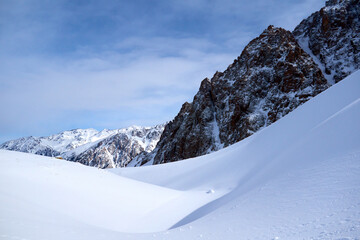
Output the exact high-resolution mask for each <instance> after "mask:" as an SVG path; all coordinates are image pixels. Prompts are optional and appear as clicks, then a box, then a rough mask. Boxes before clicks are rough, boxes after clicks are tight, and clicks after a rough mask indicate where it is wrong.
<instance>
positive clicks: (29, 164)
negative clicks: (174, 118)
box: [0, 72, 360, 240]
mask: <svg viewBox="0 0 360 240" xmlns="http://www.w3.org/2000/svg"><path fill="white" fill-rule="evenodd" d="M359 80H360V72H355V73H354V74H352V75H351V76H349V77H348V78H346V79H344V80H343V81H341V82H340V83H338V84H336V85H334V86H333V87H331V88H329V89H328V90H326V91H325V92H323V93H321V94H319V95H318V96H316V97H314V98H313V99H311V100H310V101H308V102H306V103H305V104H303V105H302V106H300V107H299V108H297V109H295V110H294V111H293V112H291V113H290V114H288V115H286V116H285V117H283V118H281V119H280V120H279V121H277V122H275V123H274V124H272V125H271V126H269V127H267V128H264V129H262V130H261V131H258V132H257V133H255V134H253V135H252V136H250V137H249V138H246V139H244V140H243V141H240V142H239V143H236V144H234V145H232V146H229V147H227V148H225V149H222V150H219V151H217V152H214V153H211V154H208V155H205V156H201V157H198V158H193V159H189V160H187V161H179V162H174V163H168V164H161V165H155V166H147V167H141V168H118V169H109V170H102V169H96V168H90V167H86V166H82V165H80V164H75V163H71V162H66V161H59V160H57V159H53V158H48V157H43V156H37V155H32V154H24V153H18V152H11V151H5V150H1V151H0V212H1V216H0V221H1V224H0V234H1V237H2V238H3V239H37V240H43V239H44V240H45V239H46V240H48V239H54V240H58V239H59V240H60V239H61V240H62V239H70V240H75V239H88V240H95V239H107V240H115V239H127V240H135V239H143V240H148V239H171V240H178V239H179V240H180V239H187V240H192V239H209V240H222V239H229V240H235V239H236V240H238V239H239V238H240V239H289V240H292V239H294V240H295V239H303V238H304V239H346V240H355V239H358V237H359V235H360V222H359V219H360V185H359V182H360V134H359V132H360V125H359V124H358V123H359V121H360V81H359ZM134 232H136V233H134ZM147 232H151V233H147Z"/></svg>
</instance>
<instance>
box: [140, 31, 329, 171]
mask: <svg viewBox="0 0 360 240" xmlns="http://www.w3.org/2000/svg"><path fill="white" fill-rule="evenodd" d="M327 87H328V84H327V81H326V79H325V78H324V76H323V74H322V73H321V70H320V69H319V68H318V67H317V65H316V64H315V62H314V61H313V60H312V59H311V57H310V56H309V55H308V54H307V53H306V52H305V51H303V50H302V49H301V48H300V46H299V45H298V43H297V42H296V40H295V38H294V37H293V35H292V34H291V33H290V32H289V31H286V30H284V29H282V28H275V27H273V26H269V28H268V29H266V30H265V31H264V32H263V33H262V34H261V35H260V36H259V37H258V38H255V39H254V40H252V41H251V42H250V43H249V44H248V45H247V46H246V47H245V49H244V50H243V52H242V54H241V55H240V56H239V57H238V59H236V60H235V61H234V63H233V64H231V65H230V66H229V67H228V69H226V70H225V71H224V72H223V73H220V72H217V73H216V74H215V75H214V77H213V78H212V79H211V80H209V79H205V80H203V81H202V83H201V86H200V89H199V91H198V93H197V94H196V95H195V97H194V100H193V102H192V103H185V104H184V105H183V107H182V108H181V110H180V112H179V114H178V115H177V116H176V117H175V119H174V120H173V121H171V122H170V123H169V124H168V125H167V126H166V127H165V130H164V132H163V134H162V136H161V139H160V141H159V143H158V145H157V147H156V148H155V150H154V152H153V153H152V154H143V155H139V157H138V158H137V159H135V160H136V161H137V162H138V163H140V164H144V163H145V162H148V161H153V163H154V164H159V163H166V162H173V161H178V160H182V159H187V158H191V157H196V156H201V155H204V154H206V153H209V152H211V151H216V150H218V149H220V148H222V147H224V146H225V147H226V146H229V145H231V144H234V143H236V142H238V141H240V140H242V139H244V138H246V137H248V136H250V135H251V134H253V133H254V132H256V131H258V130H259V129H261V128H263V127H265V126H268V125H270V124H271V123H273V122H275V121H277V120H278V119H280V118H281V117H283V116H285V115H286V114H288V113H289V112H290V111H292V110H293V109H295V108H296V107H298V106H299V105H301V104H302V103H304V102H306V101H307V100H309V99H310V98H312V97H314V96H316V95H317V94H318V93H320V92H322V91H323V90H325V89H326V88H327Z"/></svg>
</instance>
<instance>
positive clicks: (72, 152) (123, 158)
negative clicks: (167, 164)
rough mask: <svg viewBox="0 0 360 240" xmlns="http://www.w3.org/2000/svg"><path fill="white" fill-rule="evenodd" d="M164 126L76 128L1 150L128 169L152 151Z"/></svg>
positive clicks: (17, 142)
mask: <svg viewBox="0 0 360 240" xmlns="http://www.w3.org/2000/svg"><path fill="white" fill-rule="evenodd" d="M163 129H164V124H162V125H156V126H154V127H138V126H132V127H129V128H123V129H116V130H108V129H105V130H102V131H97V130H95V129H91V128H90V129H74V130H70V131H65V132H61V133H59V134H55V135H51V136H48V137H24V138H20V139H16V140H12V141H8V142H5V143H3V144H1V145H0V149H7V150H13V151H20V152H27V153H34V154H38V155H44V156H50V157H62V158H64V159H66V160H69V161H74V162H80V163H82V164H85V165H89V166H94V167H100V168H108V167H124V166H126V165H127V163H128V162H129V161H130V160H132V159H133V158H134V157H135V156H136V155H138V154H139V153H141V152H143V151H146V152H150V151H152V150H153V149H154V148H155V146H156V143H157V142H158V141H159V139H160V135H161V133H162V131H163Z"/></svg>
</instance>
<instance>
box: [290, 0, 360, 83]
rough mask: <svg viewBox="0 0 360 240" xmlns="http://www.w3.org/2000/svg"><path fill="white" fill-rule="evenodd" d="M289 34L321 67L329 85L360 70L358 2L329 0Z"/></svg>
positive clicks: (359, 12) (356, 0) (359, 10)
mask: <svg viewBox="0 0 360 240" xmlns="http://www.w3.org/2000/svg"><path fill="white" fill-rule="evenodd" d="M293 34H294V35H295V38H296V39H297V41H298V42H299V44H300V45H301V47H302V48H303V49H304V50H305V51H306V52H307V53H308V54H310V55H311V56H313V58H314V60H315V61H316V63H317V64H318V66H319V67H320V68H321V70H322V71H323V73H324V74H325V77H326V78H327V79H328V81H329V83H332V84H333V83H336V82H339V81H340V80H342V79H343V78H345V77H346V76H348V75H349V74H350V73H352V72H354V71H355V70H357V69H359V68H360V37H359V36H360V3H359V0H330V1H327V2H326V6H325V7H323V8H322V9H321V10H320V11H317V12H315V13H313V14H312V15H311V16H310V17H308V18H306V19H304V20H303V21H302V22H301V23H300V24H299V25H298V26H297V27H296V28H295V30H294V32H293Z"/></svg>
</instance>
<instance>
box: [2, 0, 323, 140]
mask: <svg viewBox="0 0 360 240" xmlns="http://www.w3.org/2000/svg"><path fill="white" fill-rule="evenodd" d="M323 5H324V1H323V0H304V1H295V0H286V1H285V0H283V1H281V0H266V1H265V0H252V1H245V0H198V1H196V0H178V1H177V0H174V1H169V0H155V1H150V0H129V1H127V0H123V1H115V0H109V1H95V0H81V1H71V0H69V1H62V0H58V1H53V0H0V46H1V48H0V72H1V75H0V107H1V114H0V116H1V117H0V142H3V141H6V140H10V139H14V138H18V137H22V136H30V135H32V136H45V135H50V134H54V133H58V132H60V131H64V130H69V129H74V128H89V127H92V128H96V129H98V130H101V129H104V128H109V129H114V128H122V127H127V126H130V125H134V124H135V125H146V126H149V125H154V124H157V123H163V122H166V121H169V120H171V119H172V118H173V117H174V116H175V115H176V114H177V112H178V111H179V109H180V107H181V105H182V103H183V102H185V101H192V98H193V96H194V94H195V93H196V92H197V90H198V87H199V83H200V82H201V80H202V79H204V78H205V77H211V76H212V75H213V74H214V73H215V71H217V70H218V71H223V70H225V69H226V67H227V66H228V65H229V64H231V63H232V61H233V59H235V58H236V57H237V56H239V55H240V53H241V51H242V49H243V48H244V46H245V45H246V44H247V43H248V42H249V41H250V40H251V39H253V38H254V37H256V36H258V35H259V34H260V33H261V32H262V31H263V30H264V29H265V28H266V27H267V26H268V25H270V24H273V25H275V26H280V27H283V28H285V29H288V30H292V29H293V28H294V27H295V26H296V25H297V24H298V23H299V22H300V21H301V20H302V19H303V18H305V17H307V16H309V15H310V14H311V13H312V12H314V11H316V10H319V9H320V8H321V7H322V6H323Z"/></svg>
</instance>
